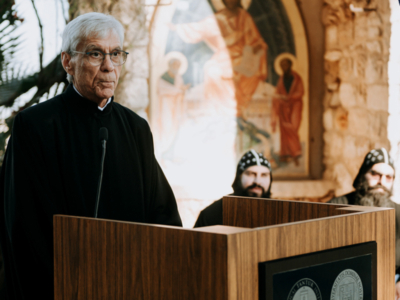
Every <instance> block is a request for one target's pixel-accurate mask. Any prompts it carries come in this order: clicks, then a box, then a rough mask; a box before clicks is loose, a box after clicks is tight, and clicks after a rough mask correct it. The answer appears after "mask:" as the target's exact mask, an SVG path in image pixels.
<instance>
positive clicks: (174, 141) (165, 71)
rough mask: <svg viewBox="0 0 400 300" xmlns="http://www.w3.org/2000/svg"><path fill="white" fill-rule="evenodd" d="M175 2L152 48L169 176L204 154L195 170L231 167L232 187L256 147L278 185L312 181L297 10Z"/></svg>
mask: <svg viewBox="0 0 400 300" xmlns="http://www.w3.org/2000/svg"><path fill="white" fill-rule="evenodd" d="M171 3H172V4H171V5H170V6H168V7H167V6H166V7H160V8H159V11H158V14H157V18H156V23H155V26H154V34H153V40H152V41H151V43H152V46H153V47H152V49H151V61H152V66H153V67H152V70H151V71H152V75H151V81H150V86H151V100H150V101H151V104H150V118H151V124H152V127H153V132H154V136H155V148H156V153H157V156H158V160H159V161H160V163H161V165H162V167H163V168H164V169H165V170H167V171H166V172H167V173H168V169H171V168H174V167H175V168H178V166H179V165H180V166H181V169H182V168H183V167H182V166H183V165H186V164H190V157H192V156H191V155H193V153H196V160H198V161H199V165H198V166H197V167H200V168H201V167H204V166H205V165H207V164H209V167H210V168H211V167H212V166H215V165H217V166H219V168H221V164H223V165H224V166H225V168H228V169H229V172H230V173H231V176H229V179H227V181H226V184H229V185H230V183H231V182H230V183H229V180H231V179H232V180H233V176H234V173H235V168H236V162H237V159H238V158H239V157H240V156H241V155H242V154H243V153H244V152H245V151H247V150H249V149H251V148H253V149H255V150H256V151H259V152H262V153H263V154H264V155H265V156H266V157H268V158H269V159H270V161H271V164H272V167H273V172H274V176H275V177H282V178H288V177H298V178H300V177H306V176H307V175H308V152H309V149H308V148H309V145H308V55H307V53H308V50H307V42H306V37H305V31H304V26H303V24H302V20H301V16H300V14H299V12H298V9H297V6H296V3H295V1H294V0H242V1H240V0H176V1H172V2H171ZM160 66H161V67H160ZM189 153H190V154H189ZM213 159H215V160H213ZM228 166H229V167H228ZM192 167H195V166H194V165H192ZM182 170H183V169H182ZM217 173H218V172H217ZM227 174H228V173H227Z"/></svg>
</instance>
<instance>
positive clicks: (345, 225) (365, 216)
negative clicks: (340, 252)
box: [54, 197, 395, 300]
mask: <svg viewBox="0 0 400 300" xmlns="http://www.w3.org/2000/svg"><path fill="white" fill-rule="evenodd" d="M223 208H224V224H229V225H235V226H240V227H231V226H211V227H204V228H199V229H183V228H176V227H171V226H157V225H150V224H140V223H131V222H121V221H111V220H101V219H92V218H80V217H71V216H54V247H55V248H54V251H55V252H54V263H55V299H56V300H61V299H63V300H66V299H79V300H80V299H85V300H86V299H145V300H154V299H165V300H179V299H182V300H183V299H185V300H186V299H191V300H203V299H204V300H206V299H207V300H209V299H212V300H258V297H259V296H258V263H259V262H264V261H269V260H275V259H280V258H285V257H292V256H296V255H300V254H305V253H311V252H316V251H322V250H327V249H333V248H338V247H343V246H348V245H354V244H360V243H364V242H369V241H376V242H377V261H378V269H377V272H378V274H377V282H378V300H386V299H394V271H395V214H394V210H393V209H380V208H363V207H354V206H353V207H352V206H346V205H333V204H320V203H307V202H295V201H279V200H261V201H260V200H257V199H254V198H238V197H230V198H229V199H228V198H227V199H225V198H224V200H223Z"/></svg>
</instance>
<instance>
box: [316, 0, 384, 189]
mask: <svg viewBox="0 0 400 300" xmlns="http://www.w3.org/2000/svg"><path fill="white" fill-rule="evenodd" d="M351 3H353V4H354V5H355V6H357V7H363V8H373V9H374V8H376V10H373V11H369V12H360V13H354V12H352V11H351V10H350V7H349V5H350V4H351ZM322 18H323V23H324V25H325V36H326V44H325V49H326V52H325V56H324V59H325V84H326V91H325V99H324V115H323V126H324V137H323V138H324V166H325V172H324V178H325V179H329V180H333V181H334V182H336V184H337V186H336V189H335V193H336V195H337V196H338V195H342V194H345V193H348V192H350V191H351V190H352V183H353V180H354V178H355V176H356V175H357V173H358V170H359V168H360V166H361V163H362V160H363V158H364V156H365V154H366V153H367V152H368V151H369V150H370V149H373V148H380V147H385V148H386V149H388V150H389V149H390V144H389V140H388V135H387V123H388V96H389V95H388V75H387V74H388V72H387V66H388V59H389V41H390V31H391V28H390V7H389V2H388V1H386V0H385V1H382V0H379V1H378V0H371V1H367V0H361V1H354V0H325V1H324V9H323V16H322Z"/></svg>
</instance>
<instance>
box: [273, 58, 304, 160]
mask: <svg viewBox="0 0 400 300" xmlns="http://www.w3.org/2000/svg"><path fill="white" fill-rule="evenodd" d="M289 57H290V56H284V57H283V58H282V56H280V57H278V58H277V61H280V63H279V66H280V68H281V70H282V73H283V74H282V75H281V77H280V78H279V81H278V84H277V86H276V91H275V95H274V98H273V102H272V115H271V127H272V131H273V132H275V131H276V124H277V121H279V129H280V142H281V149H280V161H283V162H287V161H290V160H292V159H293V160H294V162H295V164H296V166H298V165H299V158H300V156H301V154H302V150H301V144H300V138H299V128H300V124H301V114H302V110H303V99H302V98H303V95H304V88H303V81H302V79H301V77H300V75H299V74H298V73H297V72H295V71H293V70H292V65H293V61H292V60H291V59H290V58H289Z"/></svg>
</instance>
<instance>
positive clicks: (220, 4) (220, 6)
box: [211, 0, 251, 11]
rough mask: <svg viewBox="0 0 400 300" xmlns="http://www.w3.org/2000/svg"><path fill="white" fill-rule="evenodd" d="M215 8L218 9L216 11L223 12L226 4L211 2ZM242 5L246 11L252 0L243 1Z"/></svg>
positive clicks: (216, 0) (213, 0)
mask: <svg viewBox="0 0 400 300" xmlns="http://www.w3.org/2000/svg"><path fill="white" fill-rule="evenodd" d="M211 2H212V4H213V6H214V8H215V9H216V11H220V10H223V9H224V8H225V5H224V3H222V0H211ZM240 2H241V3H242V6H243V8H244V9H246V10H247V9H248V8H249V6H250V4H251V0H241V1H240Z"/></svg>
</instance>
